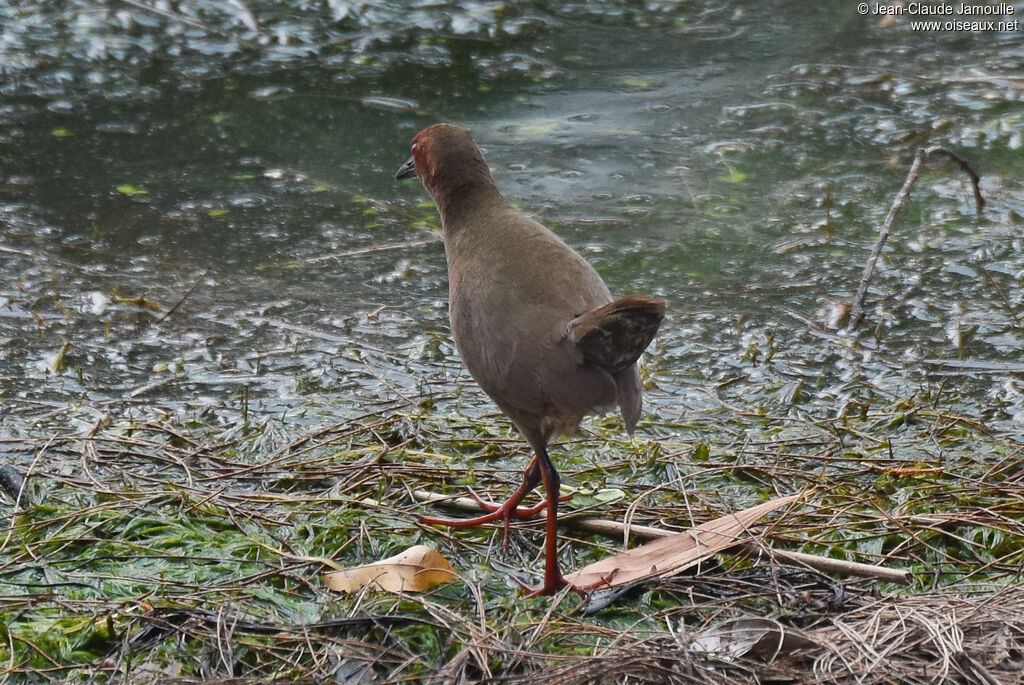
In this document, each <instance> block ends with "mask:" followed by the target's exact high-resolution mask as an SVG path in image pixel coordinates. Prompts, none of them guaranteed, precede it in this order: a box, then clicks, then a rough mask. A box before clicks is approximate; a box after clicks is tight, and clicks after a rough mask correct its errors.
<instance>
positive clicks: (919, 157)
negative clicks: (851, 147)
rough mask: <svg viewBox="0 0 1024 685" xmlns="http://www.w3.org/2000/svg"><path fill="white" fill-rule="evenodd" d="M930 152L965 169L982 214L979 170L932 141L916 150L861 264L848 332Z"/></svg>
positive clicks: (860, 315)
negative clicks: (858, 285) (898, 216)
mask: <svg viewBox="0 0 1024 685" xmlns="http://www.w3.org/2000/svg"><path fill="white" fill-rule="evenodd" d="M933 154H942V155H945V156H947V157H949V158H950V159H952V160H953V161H955V162H956V163H957V164H959V165H960V168H961V169H963V170H964V173H966V174H967V175H968V176H969V177H970V179H971V184H972V186H973V188H974V201H975V204H977V206H978V214H979V215H980V214H981V210H982V209H983V208H984V207H985V198H983V197H982V196H981V188H980V187H979V186H978V183H979V181H980V179H979V178H978V174H976V173H975V172H974V170H973V169H972V168H971V167H970V165H968V164H967V162H966V161H965V160H964V159H963V158H962V157H960V156H959V155H958V154H956V153H955V152H953V151H952V150H949V149H947V148H944V147H942V146H940V145H932V146H931V147H927V148H920V149H918V151H917V154H916V155H915V156H914V163H913V164H911V165H910V171H909V172H908V173H907V180H905V181H904V182H903V187H902V188H900V192H898V193H897V194H896V199H895V200H893V203H892V206H891V207H890V208H889V213H888V214H887V215H886V217H885V221H883V222H882V228H881V230H880V231H879V232H878V240H877V241H876V242H875V247H874V248H873V249H872V250H871V256H869V257H868V261H867V263H866V264H865V265H864V275H863V276H861V279H860V287H859V288H857V295H856V296H855V297H854V298H853V306H852V307H851V308H850V324H849V326H847V329H846V330H847V332H851V331H853V329H855V328H856V327H857V326H859V325H860V323H861V321H863V320H864V298H865V297H866V296H867V292H868V284H869V283H870V282H871V276H872V275H874V272H875V264H876V263H877V262H878V258H879V257H880V256H881V254H882V248H883V247H885V241H886V240H888V239H889V234H890V233H891V232H892V225H893V223H894V222H895V221H896V215H897V214H899V212H900V210H901V209H903V205H904V203H905V202H906V201H907V198H908V197H910V189H911V188H912V187H913V186H914V183H916V182H917V178H918V176H920V175H921V167H922V165H924V161H925V160H926V159H927V158H928V157H930V156H931V155H933Z"/></svg>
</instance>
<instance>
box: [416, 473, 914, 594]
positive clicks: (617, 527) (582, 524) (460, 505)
mask: <svg viewBox="0 0 1024 685" xmlns="http://www.w3.org/2000/svg"><path fill="white" fill-rule="evenodd" d="M412 496H413V497H414V498H415V499H416V500H417V501H419V502H427V503H431V504H438V505H441V506H444V507H447V508H451V509H455V510H458V511H465V512H474V513H477V512H479V511H480V504H479V503H478V502H477V501H476V500H473V499H470V498H469V497H456V498H451V497H449V496H446V495H438V494H436V493H432V492H427V491H425V490H413V491H412ZM559 524H560V525H564V527H566V528H569V529H571V530H575V531H579V532H581V533H590V534H597V535H605V536H607V537H609V538H612V539H619V540H621V539H622V537H623V534H630V535H633V536H635V537H637V538H641V539H645V540H655V539H658V538H664V537H668V536H670V535H675V531H670V530H663V529H661V528H654V527H651V526H641V525H635V524H630V525H627V524H624V523H620V522H619V521H610V520H608V519H599V518H596V517H591V516H583V517H580V516H577V517H573V516H571V515H570V516H566V517H565V518H562V519H559ZM744 549H746V550H748V551H750V552H754V553H762V554H763V553H768V554H770V555H771V557H772V558H773V559H775V560H776V561H780V562H788V563H791V564H796V565H799V566H806V567H809V568H812V569H814V570H816V571H821V572H824V573H836V574H839V575H844V576H856V577H858V578H876V579H878V580H883V581H887V582H890V583H909V582H910V581H911V580H912V575H911V573H910V572H909V571H901V570H899V569H892V568H886V567H884V566H876V565H874V564H863V563H860V562H856V561H844V560H841V559H832V558H827V557H819V556H815V555H813V554H806V553H804V552H787V551H784V550H776V549H768V548H765V547H764V546H762V545H757V544H754V543H747V544H745V545H744Z"/></svg>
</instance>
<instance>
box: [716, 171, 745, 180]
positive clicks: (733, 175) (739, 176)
mask: <svg viewBox="0 0 1024 685" xmlns="http://www.w3.org/2000/svg"><path fill="white" fill-rule="evenodd" d="M718 180H719V181H722V182H723V183H743V182H744V181H746V180H747V172H745V171H735V170H734V171H730V172H729V173H728V174H725V175H724V176H719V177H718Z"/></svg>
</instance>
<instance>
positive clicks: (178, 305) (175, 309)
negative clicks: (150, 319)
mask: <svg viewBox="0 0 1024 685" xmlns="http://www.w3.org/2000/svg"><path fill="white" fill-rule="evenodd" d="M208 273H210V270H209V269H204V270H203V273H201V274H199V278H197V279H196V282H195V283H193V284H192V287H191V288H189V289H188V290H186V291H185V294H184V295H182V296H181V299H180V300H178V301H177V302H175V303H174V306H173V307H171V308H170V309H168V310H167V313H166V314H164V315H163V316H161V317H160V318H159V319H157V323H163V322H164V319H166V318H167V317H169V316H170V315H171V314H173V313H174V312H175V311H177V309H178V307H180V306H181V305H182V303H183V302H185V300H187V299H188V298H189V295H191V294H192V293H193V291H195V289H196V288H198V287H199V284H200V283H202V282H203V279H204V278H206V274H208Z"/></svg>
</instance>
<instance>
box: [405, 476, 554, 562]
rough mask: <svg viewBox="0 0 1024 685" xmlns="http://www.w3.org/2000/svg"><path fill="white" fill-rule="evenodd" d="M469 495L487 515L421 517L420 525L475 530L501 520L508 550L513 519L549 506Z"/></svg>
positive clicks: (533, 513)
mask: <svg viewBox="0 0 1024 685" xmlns="http://www.w3.org/2000/svg"><path fill="white" fill-rule="evenodd" d="M469 495H470V497H472V498H473V499H474V500H476V503H477V504H479V505H480V506H481V508H483V509H485V510H486V511H487V513H486V514H483V515H481V516H474V517H472V518H467V519H446V518H438V517H435V516H420V523H426V524H428V525H432V526H448V527H449V528H473V527H474V526H482V525H484V524H485V523H491V522H492V521H497V520H498V519H501V521H502V523H503V524H504V528H505V535H504V538H503V540H502V547H506V548H507V547H508V541H509V530H510V526H511V523H512V517H513V516H514V517H515V518H522V519H526V518H532V517H533V516H536V515H537V514H538V513H540V512H541V511H542V510H543V509H544V508H545V507H547V506H548V500H547V499H542V500H541V501H540V502H538V503H537V504H534V505H533V506H530V507H520V506H519V503H520V502H521V501H522V499H523V498H522V497H519V498H516V497H515V496H513V497H511V498H509V499H508V500H506V501H505V502H503V503H502V504H495V503H494V502H488V501H486V500H484V499H481V498H480V496H479V495H477V494H476V493H475V492H473V491H472V490H470V491H469ZM570 499H572V495H571V494H568V495H562V496H561V497H559V498H558V501H559V502H567V501H569V500H570Z"/></svg>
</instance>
